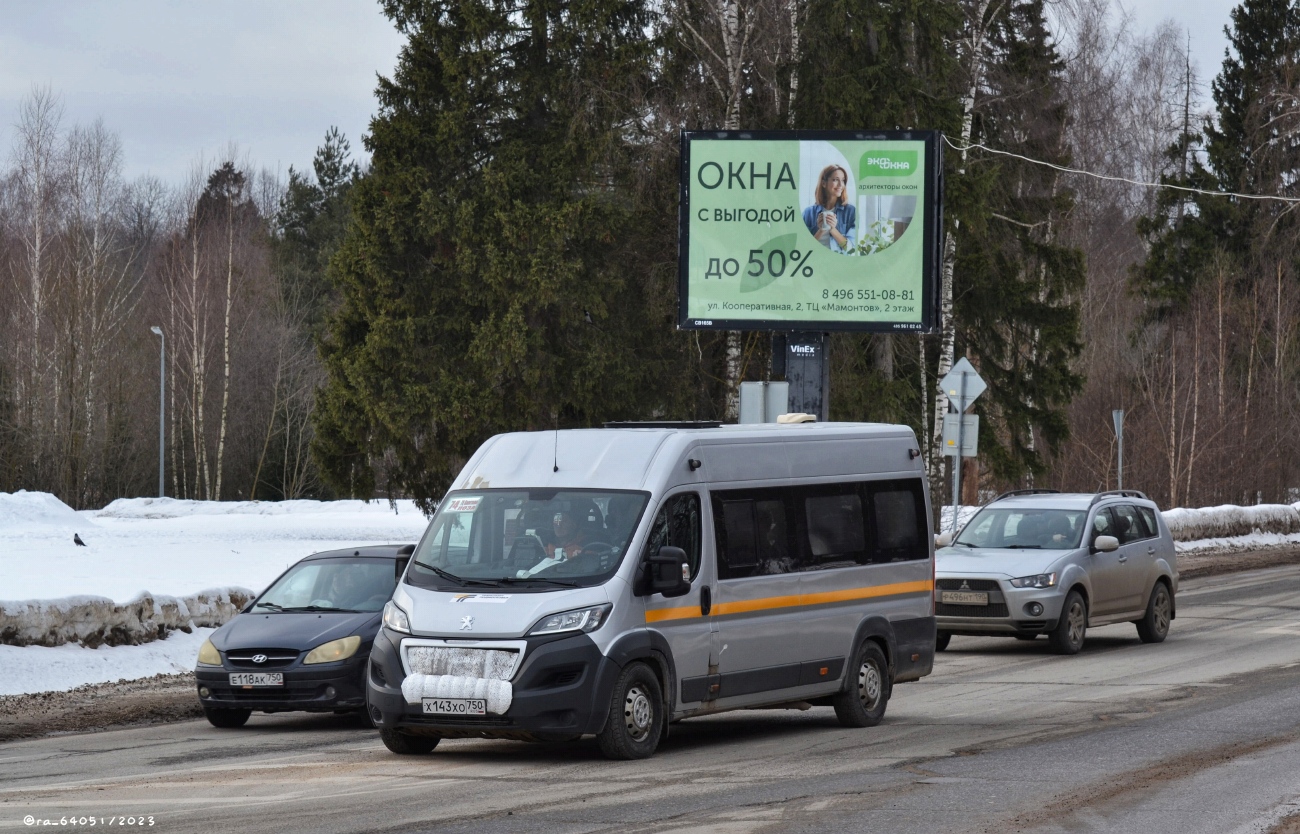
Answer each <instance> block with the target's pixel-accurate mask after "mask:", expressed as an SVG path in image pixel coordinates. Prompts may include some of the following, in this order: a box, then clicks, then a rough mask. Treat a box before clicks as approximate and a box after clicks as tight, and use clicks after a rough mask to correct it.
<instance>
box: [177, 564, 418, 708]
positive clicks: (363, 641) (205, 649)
mask: <svg viewBox="0 0 1300 834" xmlns="http://www.w3.org/2000/svg"><path fill="white" fill-rule="evenodd" d="M414 549H415V546H414V545H405V546H399V545H382V546H373V547H360V548H349V549H347V550H331V551H326V552H324V553H315V554H313V555H311V556H308V557H307V558H305V559H303V560H302V561H300V562H298V563H297V564H295V565H293V566H292V567H291V568H289V569H288V570H287V571H285V572H284V573H283V574H281V575H280V578H279V579H276V580H275V582H273V583H271V586H270V587H269V588H267V589H266V590H265V591H263V592H262V593H261V595H259V596H258V597H257V599H255V600H253V601H252V602H251V603H249V605H248V606H247V607H246V608H244V610H243V611H241V612H240V613H239V614H236V615H235V617H234V619H232V620H231V621H230V622H228V623H226V624H225V625H223V626H222V627H221V628H219V629H217V630H216V631H215V632H213V634H212V636H211V637H210V638H208V640H206V641H205V642H204V643H203V646H202V647H201V648H200V649H199V659H198V663H197V665H196V666H195V669H194V676H195V678H196V679H197V682H198V690H199V703H200V704H202V705H203V713H204V715H206V716H207V718H208V721H210V722H211V723H212V725H213V726H215V727H242V726H243V725H244V723H245V722H247V721H248V716H249V715H250V714H252V712H253V710H262V711H263V712H287V711H292V710H300V711H308V712H343V711H352V710H355V711H358V712H360V713H361V714H362V715H365V714H366V710H365V706H366V679H365V670H366V663H367V660H368V659H369V657H370V647H371V645H372V644H373V643H374V641H375V634H376V633H377V632H378V631H379V624H380V619H381V617H382V612H383V609H384V603H386V602H388V599H389V597H391V596H392V595H393V588H394V587H396V585H397V579H398V577H400V576H401V575H402V571H403V570H405V569H406V563H407V561H408V560H409V559H410V558H411V553H412V552H413V551H414Z"/></svg>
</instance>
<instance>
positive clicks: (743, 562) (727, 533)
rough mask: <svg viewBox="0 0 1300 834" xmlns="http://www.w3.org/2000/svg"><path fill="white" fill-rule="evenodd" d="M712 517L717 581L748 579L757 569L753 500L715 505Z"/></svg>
mask: <svg viewBox="0 0 1300 834" xmlns="http://www.w3.org/2000/svg"><path fill="white" fill-rule="evenodd" d="M714 514H715V515H716V516H717V518H716V520H715V524H714V527H715V528H716V529H717V531H718V578H719V579H734V578H736V577H739V576H752V575H753V574H754V569H755V568H756V567H758V552H757V549H756V548H755V542H754V539H755V536H754V502H753V500H750V499H742V500H740V501H716V502H714Z"/></svg>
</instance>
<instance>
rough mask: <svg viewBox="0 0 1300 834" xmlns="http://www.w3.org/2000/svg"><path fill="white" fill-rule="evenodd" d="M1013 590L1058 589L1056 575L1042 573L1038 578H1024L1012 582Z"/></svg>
mask: <svg viewBox="0 0 1300 834" xmlns="http://www.w3.org/2000/svg"><path fill="white" fill-rule="evenodd" d="M1011 587H1013V588H1054V587H1056V574H1055V573H1040V574H1038V575H1037V576H1022V577H1020V578H1019V579H1013V580H1011Z"/></svg>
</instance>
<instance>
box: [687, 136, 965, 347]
mask: <svg viewBox="0 0 1300 834" xmlns="http://www.w3.org/2000/svg"><path fill="white" fill-rule="evenodd" d="M942 171H943V159H942V150H941V148H940V144H939V134H938V132H937V131H732V132H683V133H682V168H681V204H680V216H679V220H678V223H679V244H678V245H679V255H678V258H679V261H678V271H679V274H678V287H679V290H678V326H679V327H681V328H689V329H695V328H703V329H718V330H822V331H835V330H865V331H877V332H900V331H910V332H930V331H932V330H934V329H935V325H936V322H937V320H938V317H937V313H936V310H935V305H936V304H937V300H938V274H939V262H940V258H939V249H938V247H939V241H940V234H939V232H940V228H941V222H942V214H941V194H942V183H941V179H940V178H941V176H942Z"/></svg>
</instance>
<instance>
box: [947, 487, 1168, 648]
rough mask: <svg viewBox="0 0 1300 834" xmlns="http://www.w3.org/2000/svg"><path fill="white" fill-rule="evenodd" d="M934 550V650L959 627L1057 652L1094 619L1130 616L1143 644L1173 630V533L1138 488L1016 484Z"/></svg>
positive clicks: (1077, 640) (1075, 641) (1079, 641)
mask: <svg viewBox="0 0 1300 834" xmlns="http://www.w3.org/2000/svg"><path fill="white" fill-rule="evenodd" d="M938 544H940V545H941V546H942V547H941V549H940V550H938V551H937V552H936V553H935V604H934V613H935V620H936V625H937V628H938V640H937V646H936V647H937V649H938V650H939V651H943V650H944V649H946V648H947V647H948V641H949V639H950V638H951V637H952V635H954V634H979V635H1005V636H1008V637H1016V638H1018V639H1021V640H1033V639H1034V638H1035V637H1037V636H1038V635H1039V634H1046V635H1047V637H1048V640H1049V641H1050V642H1051V645H1052V649H1053V650H1054V651H1056V652H1057V653H1059V654H1074V653H1076V652H1078V651H1079V649H1081V648H1082V647H1083V638H1084V633H1085V632H1086V631H1087V628H1088V626H1101V625H1109V624H1111V623H1118V622H1132V623H1134V624H1135V625H1136V626H1137V631H1138V637H1140V638H1141V639H1142V642H1144V643H1159V642H1161V641H1162V640H1164V639H1165V635H1166V634H1168V633H1169V622H1170V621H1171V620H1172V619H1173V618H1174V611H1175V607H1174V595H1175V594H1176V593H1177V592H1178V560H1177V557H1176V556H1175V554H1174V542H1173V538H1172V537H1171V536H1170V535H1169V528H1168V527H1166V526H1165V522H1164V519H1163V518H1161V516H1160V511H1159V509H1157V507H1156V505H1155V503H1154V502H1152V501H1151V500H1149V499H1148V498H1147V497H1146V496H1145V495H1143V494H1142V493H1140V492H1137V491H1135V490H1117V491H1113V492H1101V493H1097V494H1095V495H1092V494H1064V493H1059V492H1055V491H1052V490H1043V489H1033V490H1016V491H1014V492H1008V493H1005V494H1004V495H1000V496H998V497H997V498H996V499H994V500H993V501H990V502H989V503H988V504H986V505H985V506H984V507H983V508H981V509H980V511H979V512H978V513H976V515H975V517H974V518H972V519H971V520H970V521H969V522H968V523H967V524H966V525H965V526H964V527H963V528H962V529H961V532H959V533H958V534H957V537H956V538H955V539H954V540H952V541H951V543H949V542H948V541H947V537H946V536H941V537H940V538H939V541H938Z"/></svg>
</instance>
